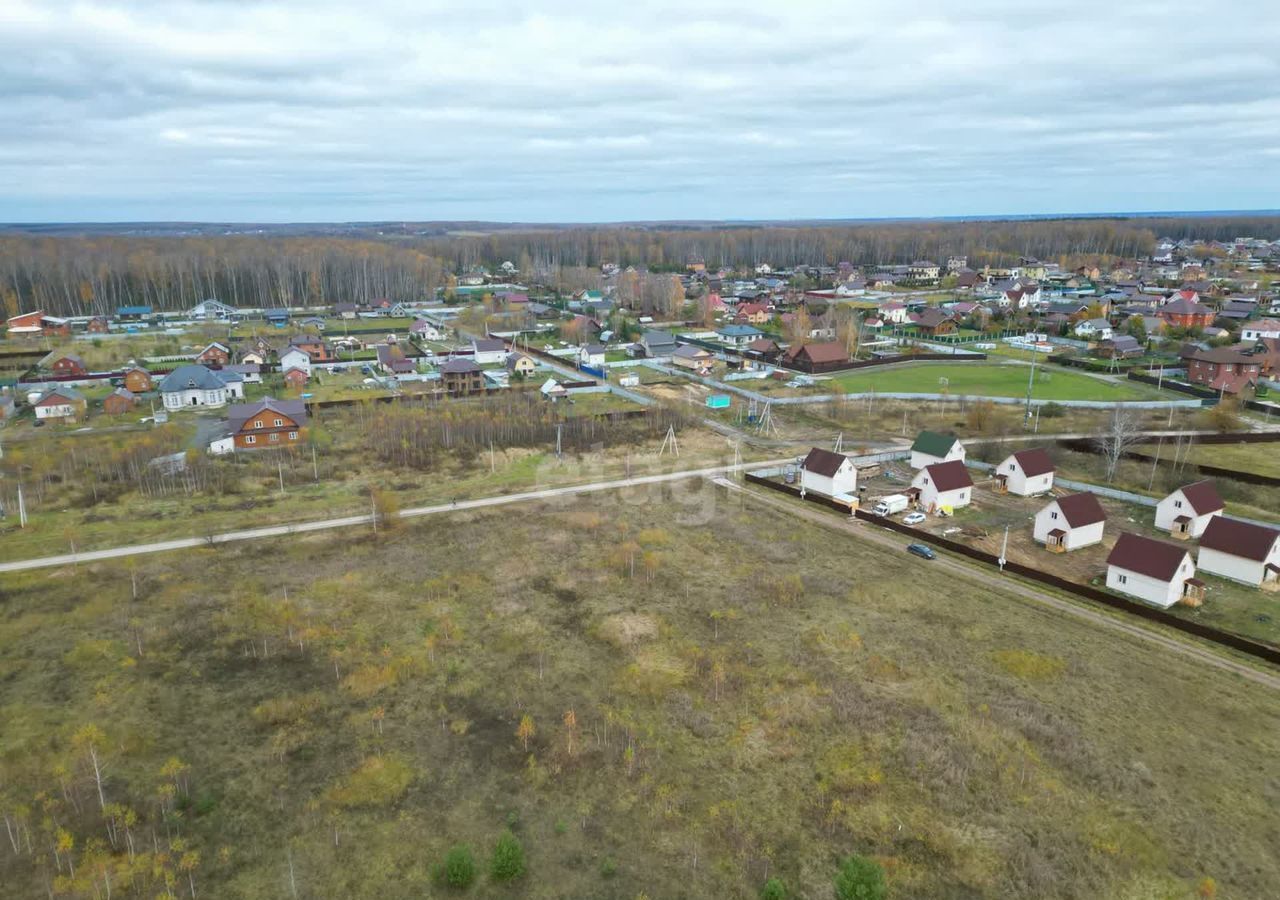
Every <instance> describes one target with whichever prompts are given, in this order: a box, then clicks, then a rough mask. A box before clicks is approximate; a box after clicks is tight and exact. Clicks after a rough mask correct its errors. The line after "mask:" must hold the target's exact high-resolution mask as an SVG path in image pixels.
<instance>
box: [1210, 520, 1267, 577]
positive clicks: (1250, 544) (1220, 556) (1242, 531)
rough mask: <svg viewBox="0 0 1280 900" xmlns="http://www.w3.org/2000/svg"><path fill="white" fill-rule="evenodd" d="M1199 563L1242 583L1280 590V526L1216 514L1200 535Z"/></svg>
mask: <svg viewBox="0 0 1280 900" xmlns="http://www.w3.org/2000/svg"><path fill="white" fill-rule="evenodd" d="M1196 565H1197V566H1198V567H1199V568H1200V570H1201V571H1202V572H1211V573H1212V574H1214V575H1218V576H1221V577H1222V578H1229V579H1230V580H1232V581H1239V582H1240V583H1242V584H1250V585H1253V586H1254V587H1261V588H1263V589H1264V590H1272V591H1274V590H1280V529H1276V528H1272V527H1269V526H1267V525H1259V524H1257V523H1256V522H1243V521H1241V520H1239V519H1228V518H1227V517H1226V516H1214V517H1213V518H1212V519H1210V520H1209V524H1208V525H1207V526H1206V527H1205V529H1204V534H1202V535H1200V553H1199V555H1198V557H1197V559H1196Z"/></svg>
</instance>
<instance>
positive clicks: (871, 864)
mask: <svg viewBox="0 0 1280 900" xmlns="http://www.w3.org/2000/svg"><path fill="white" fill-rule="evenodd" d="M888 892H889V889H888V887H886V886H885V883H884V870H883V869H881V868H880V864H879V863H877V862H876V861H875V860H872V859H867V858H866V857H865V856H857V855H856V854H855V855H854V856H849V857H846V858H845V861H844V862H842V863H841V864H840V871H839V872H838V873H837V874H836V897H838V898H839V900H883V898H884V897H885V896H887V894H888Z"/></svg>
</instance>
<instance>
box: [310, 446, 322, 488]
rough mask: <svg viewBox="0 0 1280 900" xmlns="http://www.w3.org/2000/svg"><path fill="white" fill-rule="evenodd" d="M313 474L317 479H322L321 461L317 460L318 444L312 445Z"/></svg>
mask: <svg viewBox="0 0 1280 900" xmlns="http://www.w3.org/2000/svg"><path fill="white" fill-rule="evenodd" d="M311 474H312V475H313V476H314V477H315V479H316V481H319V480H320V463H318V462H317V461H316V445H315V444H312V445H311Z"/></svg>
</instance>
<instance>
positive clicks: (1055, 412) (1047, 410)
mask: <svg viewBox="0 0 1280 900" xmlns="http://www.w3.org/2000/svg"><path fill="white" fill-rule="evenodd" d="M1066 414H1067V408H1066V407H1065V406H1063V405H1062V404H1061V403H1046V404H1044V405H1043V406H1041V407H1040V418H1042V419H1059V418H1061V417H1062V416H1065V415H1066Z"/></svg>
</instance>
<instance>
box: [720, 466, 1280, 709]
mask: <svg viewBox="0 0 1280 900" xmlns="http://www.w3.org/2000/svg"><path fill="white" fill-rule="evenodd" d="M714 480H715V483H716V484H719V485H721V486H722V487H726V488H728V489H730V490H733V491H735V492H738V493H741V494H742V495H744V496H746V497H749V498H751V499H752V500H753V501H754V502H756V503H758V504H761V505H764V506H768V507H772V508H773V509H776V510H779V511H781V512H785V513H788V514H790V515H793V516H796V517H798V518H802V519H805V520H807V521H810V522H813V523H815V524H817V525H821V526H822V527H824V528H829V529H832V530H835V531H839V532H841V533H844V534H847V535H852V536H853V537H856V538H858V539H860V540H865V541H869V542H871V543H874V544H878V545H880V546H882V547H887V548H889V549H893V550H896V551H899V552H903V548H905V547H906V545H907V544H908V543H909V539H907V538H905V537H903V536H901V535H898V534H895V533H893V532H889V531H884V530H881V529H879V528H877V527H876V526H874V525H869V524H867V523H862V522H857V521H856V520H854V521H850V520H849V519H847V518H844V517H841V516H836V515H834V514H832V513H830V512H827V511H822V510H818V509H815V508H812V507H808V506H806V505H805V504H803V503H797V502H795V501H793V500H784V499H782V498H779V497H774V496H772V495H768V494H765V493H763V492H758V491H755V490H751V489H748V488H745V487H743V486H741V485H739V484H738V483H737V482H734V481H730V480H729V479H726V478H718V479H714ZM920 564H921V565H929V566H932V567H935V568H941V569H943V570H945V571H946V572H948V573H949V574H954V575H955V576H956V577H957V578H962V579H964V580H966V581H970V582H974V583H976V584H979V585H982V586H983V587H985V588H988V589H991V590H994V591H998V592H1002V593H1005V594H1014V595H1016V596H1018V597H1021V598H1023V599H1026V600H1030V601H1032V602H1034V603H1036V604H1039V605H1041V606H1044V607H1047V608H1050V609H1053V610H1056V611H1058V612H1061V613H1065V614H1066V615H1069V616H1072V617H1074V618H1077V619H1083V620H1085V621H1087V622H1089V623H1090V624H1091V625H1096V626H1098V627H1101V628H1106V629H1109V630H1111V631H1113V632H1119V633H1122V634H1125V635H1128V636H1131V637H1134V638H1137V639H1139V640H1141V641H1144V642H1146V643H1148V644H1154V645H1155V646H1157V647H1159V648H1160V649H1161V650H1165V651H1168V652H1170V653H1176V654H1178V655H1179V656H1183V657H1186V658H1188V659H1193V660H1196V661H1198V662H1202V663H1206V664H1208V665H1210V666H1214V667H1215V668H1218V669H1222V670H1224V671H1227V672H1231V673H1232V674H1235V675H1239V676H1241V677H1242V678H1245V679H1247V680H1249V681H1253V682H1256V683H1258V684H1261V685H1265V686H1266V687H1269V688H1272V689H1274V690H1280V676H1278V675H1275V674H1272V673H1271V672H1268V671H1264V670H1262V669H1258V668H1255V667H1254V666H1251V665H1248V664H1246V663H1242V662H1238V661H1236V660H1235V659H1232V658H1231V657H1229V656H1226V655H1223V654H1222V653H1219V652H1217V651H1215V650H1212V649H1209V648H1207V647H1204V646H1203V645H1199V644H1195V643H1191V642H1190V641H1187V640H1182V639H1179V638H1176V637H1173V636H1172V635H1170V634H1166V633H1163V632H1161V631H1159V630H1157V629H1154V628H1149V627H1147V626H1145V625H1141V624H1138V623H1136V622H1135V621H1133V620H1125V619H1123V618H1117V617H1116V616H1114V615H1109V614H1106V613H1103V612H1100V611H1098V610H1096V609H1091V608H1089V607H1088V606H1084V605H1082V604H1079V603H1075V602H1072V601H1070V600H1064V599H1063V598H1061V597H1057V596H1055V595H1053V594H1050V593H1047V592H1045V591H1042V590H1039V589H1037V588H1035V587H1032V586H1031V585H1028V584H1027V583H1026V582H1023V581H1020V580H1018V579H1017V578H1014V577H1012V576H1009V575H1000V574H996V573H994V572H991V571H989V570H984V569H982V568H980V567H978V566H975V565H972V564H970V563H968V562H965V561H963V560H961V559H959V558H957V557H954V556H950V555H948V554H947V553H946V552H945V551H943V552H940V553H939V554H938V558H937V559H936V560H933V561H932V562H928V563H925V562H921V563H920ZM904 565H905V563H904Z"/></svg>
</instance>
